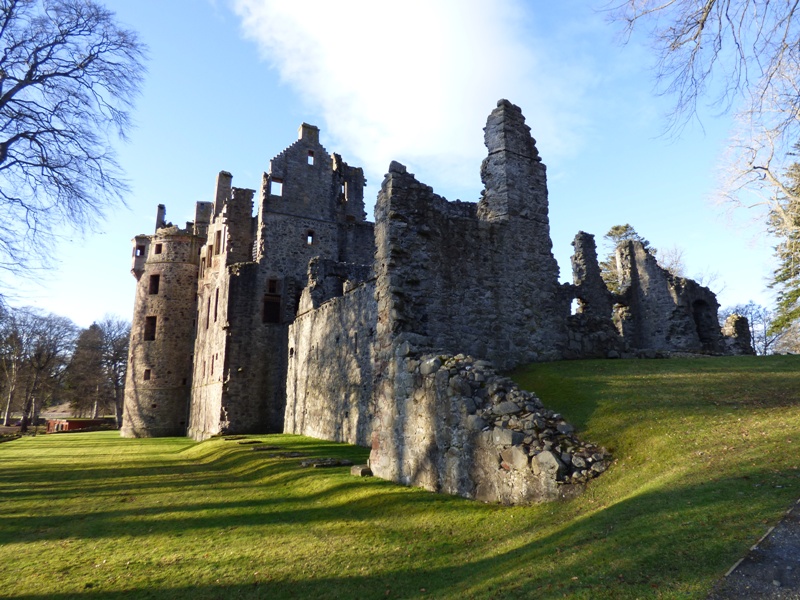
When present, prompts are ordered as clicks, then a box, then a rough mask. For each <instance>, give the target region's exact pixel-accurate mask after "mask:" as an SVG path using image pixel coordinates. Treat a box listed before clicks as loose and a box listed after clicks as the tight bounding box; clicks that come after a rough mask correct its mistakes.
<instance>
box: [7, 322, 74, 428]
mask: <svg viewBox="0 0 800 600" xmlns="http://www.w3.org/2000/svg"><path fill="white" fill-rule="evenodd" d="M34 315H35V318H34V319H33V320H32V325H33V332H32V333H33V335H32V336H31V342H32V344H31V347H30V349H29V351H28V356H27V357H26V362H27V365H28V368H29V370H30V378H29V383H28V386H27V389H26V391H25V402H24V404H23V406H22V422H21V423H20V431H21V432H22V433H24V432H25V431H27V429H28V426H29V425H30V423H31V422H32V421H33V422H34V423H35V419H36V416H37V415H38V412H39V409H41V407H42V406H43V405H44V404H45V401H46V398H47V395H48V392H52V390H53V388H54V387H55V386H54V385H53V383H54V380H57V379H59V377H60V375H61V372H62V371H63V369H64V368H65V367H66V364H67V361H68V360H69V357H70V356H71V355H72V351H73V349H74V347H75V342H76V339H77V335H78V328H77V327H75V324H74V323H73V322H72V321H70V320H69V319H68V318H66V317H61V316H58V315H52V314H51V315H44V314H41V313H34Z"/></svg>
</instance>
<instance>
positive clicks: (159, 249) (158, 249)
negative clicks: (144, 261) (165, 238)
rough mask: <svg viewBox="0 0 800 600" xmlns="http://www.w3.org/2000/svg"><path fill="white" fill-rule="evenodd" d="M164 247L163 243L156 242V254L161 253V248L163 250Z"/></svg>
mask: <svg viewBox="0 0 800 600" xmlns="http://www.w3.org/2000/svg"><path fill="white" fill-rule="evenodd" d="M162 249H163V246H162V245H161V244H156V247H155V250H154V252H155V253H156V254H161V250H162Z"/></svg>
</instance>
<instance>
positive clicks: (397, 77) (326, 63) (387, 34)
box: [233, 0, 591, 200]
mask: <svg viewBox="0 0 800 600" xmlns="http://www.w3.org/2000/svg"><path fill="white" fill-rule="evenodd" d="M233 3H234V10H235V12H236V14H237V15H238V16H239V17H240V18H241V20H242V25H243V30H244V33H245V35H246V36H247V37H248V38H249V39H252V40H253V41H255V42H256V43H257V44H258V46H259V48H260V50H261V52H262V55H263V57H264V58H265V59H266V60H268V61H269V62H270V63H271V64H272V66H273V67H274V68H276V69H277V70H278V71H279V72H280V74H281V76H282V78H283V79H284V80H285V81H286V82H288V83H289V84H290V85H291V86H292V87H293V88H294V89H295V90H296V92H297V94H298V96H299V97H300V98H302V99H303V101H304V102H307V103H308V104H309V108H311V109H313V110H314V111H318V112H319V113H321V114H322V118H323V119H324V121H325V122H324V124H320V125H322V126H323V127H324V131H325V133H326V134H327V136H328V138H329V139H332V140H333V141H334V142H335V144H336V145H335V147H334V148H330V149H331V150H336V151H339V152H341V153H342V154H343V155H344V157H345V160H348V161H349V162H350V163H351V164H361V165H363V166H364V167H365V169H366V171H367V174H368V177H371V179H372V183H375V182H376V175H377V177H378V181H380V179H379V178H380V175H382V174H383V173H384V172H385V171H386V168H387V167H388V164H389V162H390V161H391V160H399V161H400V162H403V163H404V164H406V165H408V166H409V168H410V169H411V171H412V172H415V173H417V175H418V176H419V177H420V179H421V180H423V181H425V182H426V183H429V184H431V185H433V186H434V188H435V189H436V190H437V191H439V192H440V193H445V194H448V193H450V194H466V196H465V197H464V198H463V199H464V200H476V199H477V198H476V196H477V193H478V192H479V190H480V180H479V175H478V166H479V164H480V161H481V160H482V158H483V157H484V156H485V148H484V146H483V132H482V127H483V125H484V123H485V119H486V116H487V115H488V113H489V112H490V111H491V110H492V109H493V108H494V106H495V104H496V102H497V100H498V99H500V98H508V99H509V100H511V101H512V102H514V103H516V104H518V105H520V106H521V107H522V109H523V112H524V114H525V115H526V117H527V120H528V124H529V125H530V126H531V128H532V130H533V134H534V137H536V138H537V139H538V140H539V141H540V144H539V146H540V149H541V147H542V145H543V144H544V145H546V146H547V155H546V156H545V162H547V161H548V160H550V159H552V158H553V157H554V156H558V155H563V154H568V153H570V152H572V151H574V148H575V146H576V145H577V144H578V140H579V139H580V137H581V136H580V129H581V127H582V126H583V125H584V123H583V121H582V119H581V118H579V116H578V115H579V113H578V110H577V108H576V106H577V103H578V101H579V99H580V97H581V90H582V89H584V88H585V87H586V85H587V84H586V81H587V80H588V79H591V77H589V76H588V74H587V72H586V71H584V70H583V69H581V68H577V67H575V66H569V65H568V63H565V62H564V61H563V60H559V61H558V65H557V69H556V67H555V66H553V65H554V63H551V62H550V61H549V60H548V55H553V54H562V52H561V50H560V49H557V48H553V47H549V48H548V44H551V43H552V38H551V39H549V40H539V39H536V36H534V35H532V34H531V31H535V30H539V31H541V30H542V28H541V26H540V24H537V23H536V22H534V21H533V19H534V15H532V14H531V13H530V11H529V9H527V8H525V4H524V3H523V2H522V1H521V0H493V1H492V2H486V1H485V0H406V1H405V2H402V3H396V2H384V1H380V0H351V1H349V2H347V3H346V4H343V3H334V2H329V1H321V0H306V1H304V2H286V1H285V0H233ZM345 7H346V10H345ZM537 26H538V27H537ZM451 199H452V198H451Z"/></svg>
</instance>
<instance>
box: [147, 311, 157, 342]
mask: <svg viewBox="0 0 800 600" xmlns="http://www.w3.org/2000/svg"><path fill="white" fill-rule="evenodd" d="M157 323H158V317H145V318H144V341H146V342H152V341H153V340H154V339H156V325H157Z"/></svg>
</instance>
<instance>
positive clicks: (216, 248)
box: [214, 231, 222, 254]
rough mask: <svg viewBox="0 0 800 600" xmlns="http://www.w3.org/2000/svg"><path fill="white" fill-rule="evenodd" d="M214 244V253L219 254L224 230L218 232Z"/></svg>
mask: <svg viewBox="0 0 800 600" xmlns="http://www.w3.org/2000/svg"><path fill="white" fill-rule="evenodd" d="M215 242H216V243H215V244H214V254H219V248H220V246H221V245H222V231H218V232H217V237H216V240H215Z"/></svg>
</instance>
